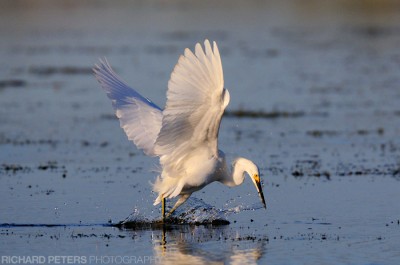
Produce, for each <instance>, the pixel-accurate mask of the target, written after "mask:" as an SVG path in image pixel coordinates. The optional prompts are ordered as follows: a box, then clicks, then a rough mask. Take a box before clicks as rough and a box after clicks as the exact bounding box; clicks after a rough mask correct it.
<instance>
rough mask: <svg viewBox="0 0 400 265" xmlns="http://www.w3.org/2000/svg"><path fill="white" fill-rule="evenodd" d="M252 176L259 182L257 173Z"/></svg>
mask: <svg viewBox="0 0 400 265" xmlns="http://www.w3.org/2000/svg"><path fill="white" fill-rule="evenodd" d="M253 178H254V180H255V181H256V182H260V177H259V176H258V175H257V174H254V176H253Z"/></svg>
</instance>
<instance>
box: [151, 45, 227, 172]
mask: <svg viewBox="0 0 400 265" xmlns="http://www.w3.org/2000/svg"><path fill="white" fill-rule="evenodd" d="M204 47H205V48H204V50H203V48H202V47H201V45H200V44H196V46H195V53H193V52H192V51H190V50H189V49H185V52H184V55H183V56H181V57H180V58H179V60H178V63H177V64H176V66H175V68H174V71H173V72H172V74H171V78H170V80H169V82H168V91H167V104H166V107H165V109H164V111H163V118H162V126H161V130H160V133H159V135H158V137H157V140H156V143H155V153H156V154H157V155H159V156H160V161H161V164H162V165H163V167H164V170H167V171H169V172H171V174H172V172H175V173H176V172H179V170H180V169H181V167H182V163H183V161H185V158H187V157H189V156H191V154H193V152H196V150H197V149H198V148H204V147H206V148H208V150H209V152H210V156H212V155H215V156H217V154H218V131H219V125H220V122H221V118H222V114H223V112H224V110H225V108H226V106H227V105H228V103H229V92H228V90H226V89H224V79H223V71H222V63H221V58H220V55H219V51H218V47H217V45H216V43H215V42H214V43H213V48H212V47H211V44H210V42H209V41H208V40H206V41H205V42H204Z"/></svg>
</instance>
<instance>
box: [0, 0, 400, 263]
mask: <svg viewBox="0 0 400 265" xmlns="http://www.w3.org/2000/svg"><path fill="white" fill-rule="evenodd" d="M399 25H400V2H398V1H389V0H383V1H377V0H367V1H361V0H359V1H358V0H350V1H339V0H338V1H312V0H301V1H288V0H284V1H218V2H216V1H178V0H177V1H94V0H92V1H50V0H48V1H44V0H39V1H29V0H26V1H18V0H17V1H16V0H13V1H11V0H9V1H8V0H2V1H0V36H1V37H0V124H1V126H0V164H1V167H0V183H1V185H0V201H1V203H0V223H2V224H5V223H17V224H61V225H66V226H56V227H46V226H43V227H41V226H39V227H9V226H6V225H3V226H2V227H1V228H0V238H1V240H0V255H2V256H9V255H79V256H87V257H89V256H96V257H102V256H116V255H123V256H137V257H144V256H147V257H153V258H155V259H156V260H152V261H151V262H152V263H154V262H158V263H163V264H167V263H174V264H187V263H192V264H201V263H204V264H210V263H230V264H244V263H259V264H266V263H273V264H293V263H295V264H343V263H346V264H349V263H350V264H398V263H399V261H400V256H399V251H398V250H399V248H398V245H399V243H400V226H399V220H400V206H399V203H398V201H399V199H400V197H399V196H400V195H399V194H400V186H399V179H400V140H399V135H400V125H399V124H400V108H399V104H398V102H399V99H400V75H399V71H400V51H399V48H398V47H400V26H399ZM205 38H208V39H210V40H215V41H217V42H218V45H219V48H220V51H221V56H222V63H223V67H224V75H225V86H226V87H227V88H228V89H229V91H230V93H231V103H230V105H229V106H228V109H227V115H226V117H224V119H223V122H222V127H221V130H220V141H219V142H220V148H221V149H222V150H224V151H225V152H226V153H227V155H228V157H229V159H232V158H234V157H235V156H239V155H240V156H244V157H248V158H250V159H252V160H254V161H256V162H257V163H258V165H259V166H260V169H261V171H262V172H261V174H262V179H263V183H264V189H265V195H266V201H267V205H268V209H267V211H265V210H262V209H257V208H258V203H259V198H258V197H257V194H256V192H255V189H254V187H253V186H252V185H253V184H252V183H251V182H250V181H246V182H245V183H244V185H243V186H241V187H238V188H235V189H229V188H226V187H223V186H222V185H219V184H217V183H215V184H212V185H210V186H209V187H206V188H205V189H204V190H202V191H200V192H198V193H196V194H194V197H195V198H197V199H199V200H203V201H204V203H207V205H212V206H213V207H215V209H217V210H220V211H221V212H226V211H229V212H234V213H232V214H230V215H228V216H227V217H226V218H227V219H228V220H229V221H230V222H231V224H230V225H229V226H222V227H215V226H211V227H210V226H193V225H191V226H177V227H171V228H170V229H168V230H166V231H165V230H164V231H163V230H162V229H154V230H152V229H144V230H119V229H117V228H111V227H105V226H102V225H104V224H107V223H108V222H114V223H116V222H119V221H121V220H124V219H125V218H126V217H127V216H129V215H130V214H131V213H133V212H139V213H140V214H142V215H143V216H147V217H149V216H151V217H153V216H157V215H159V209H158V208H157V207H153V206H152V202H153V200H154V198H155V194H153V193H151V186H150V184H149V181H153V180H154V178H155V177H156V175H157V174H156V172H154V170H156V169H157V160H155V159H151V158H147V157H145V156H144V155H143V153H141V152H140V151H139V150H137V149H135V147H134V146H133V144H131V143H130V142H129V141H128V140H127V139H126V136H125V135H124V133H123V131H122V130H121V129H120V128H119V124H118V121H117V120H116V119H115V118H114V116H113V112H112V108H111V104H110V102H109V101H108V99H107V98H106V96H105V95H104V93H103V91H101V90H100V88H99V85H98V84H97V82H96V81H95V79H94V77H93V75H92V70H91V68H92V66H93V65H94V63H96V62H97V61H98V59H99V58H103V57H107V59H108V60H109V61H110V63H111V64H112V65H113V66H114V68H115V69H116V71H117V72H118V74H119V75H121V76H122V77H123V79H125V80H126V81H127V82H128V83H129V84H130V85H132V86H133V87H135V88H136V89H137V90H138V91H140V92H141V93H142V94H144V95H145V96H147V97H149V98H150V99H152V100H153V101H154V102H156V103H157V104H158V105H160V106H164V104H165V92H166V89H167V82H168V79H169V75H170V73H171V71H172V69H173V67H174V65H175V63H176V62H177V60H178V57H179V55H180V54H182V53H183V50H184V49H185V48H193V47H194V45H195V43H196V42H203V40H204V39H205ZM235 209H236V211H235ZM252 209H255V210H252ZM79 224H84V225H88V226H78V225H79ZM105 261H106V260H103V264H104V263H105ZM92 263H95V262H92ZM129 263H132V264H133V262H129ZM148 263H150V261H148ZM97 264H99V263H98V262H97ZM108 264H112V263H108ZM114 264H116V263H115V262H114Z"/></svg>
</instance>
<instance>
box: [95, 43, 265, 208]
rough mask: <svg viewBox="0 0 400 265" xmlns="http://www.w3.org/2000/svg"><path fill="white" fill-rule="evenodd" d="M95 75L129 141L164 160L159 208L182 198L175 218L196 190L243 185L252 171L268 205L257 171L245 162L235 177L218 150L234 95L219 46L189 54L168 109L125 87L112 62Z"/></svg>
mask: <svg viewBox="0 0 400 265" xmlns="http://www.w3.org/2000/svg"><path fill="white" fill-rule="evenodd" d="M94 72H95V75H96V78H97V80H98V81H99V82H100V84H101V85H102V87H103V89H104V90H105V91H106V93H107V96H108V97H109V98H110V99H111V100H112V102H113V107H114V109H115V111H116V115H117V117H118V118H119V119H120V124H121V127H122V128H123V129H124V131H125V133H126V134H127V136H128V139H129V140H131V141H133V142H134V143H135V145H136V146H137V147H138V148H140V149H142V150H143V151H144V152H145V154H147V155H150V156H158V157H159V158H160V164H161V166H162V172H161V175H160V176H159V177H158V178H157V180H156V182H155V183H154V187H153V189H154V191H156V192H158V195H159V196H158V197H157V199H156V201H155V203H154V204H158V203H159V202H160V201H161V200H162V199H165V198H173V197H176V196H178V195H181V197H180V199H179V200H178V201H177V203H176V204H175V206H174V207H173V209H172V210H171V212H170V214H171V213H172V212H173V211H174V210H175V209H176V208H177V207H178V206H179V205H181V204H182V203H183V202H184V201H186V199H187V198H189V196H190V195H191V194H192V193H193V192H194V191H197V190H199V189H201V188H203V187H204V186H206V185H207V184H209V183H211V182H213V181H220V182H222V183H224V184H226V185H228V186H235V185H240V184H241V183H242V182H243V179H244V172H247V173H248V174H249V176H250V177H251V178H252V180H253V182H254V184H255V185H256V187H257V190H258V192H259V194H260V196H261V199H262V202H263V203H264V206H265V201H264V197H263V194H262V189H261V184H260V179H259V172H258V168H257V166H256V165H255V164H254V163H253V162H251V161H250V160H247V159H244V158H240V159H237V160H235V162H234V164H233V166H234V167H233V169H232V172H229V170H228V168H227V166H226V161H225V155H224V153H223V152H222V151H220V150H218V131H219V126H220V122H221V118H222V115H223V113H224V110H225V108H226V106H227V105H228V104H229V99H230V96H229V92H228V90H227V89H225V88H224V78H223V71H222V63H221V58H220V54H219V51H218V47H217V44H216V43H215V42H214V43H213V47H211V44H210V42H209V41H208V40H206V41H205V42H204V50H203V49H202V47H201V45H200V44H199V43H198V44H196V46H195V53H192V52H191V51H190V50H189V49H185V52H184V55H182V56H181V57H180V58H179V60H178V63H177V64H176V66H175V68H174V70H173V72H172V74H171V78H170V80H169V82H168V91H167V103H166V106H165V109H164V110H161V108H159V107H158V106H157V105H155V104H154V103H153V102H151V101H150V100H149V99H147V98H145V97H143V96H141V95H140V94H139V93H138V92H136V91H135V90H134V89H132V88H130V87H129V86H128V85H127V84H126V83H125V82H123V81H122V80H121V79H120V78H119V77H118V76H117V75H116V74H115V72H114V71H113V70H112V68H111V66H110V65H109V64H108V62H107V61H106V60H104V61H100V64H98V65H96V66H95V68H94Z"/></svg>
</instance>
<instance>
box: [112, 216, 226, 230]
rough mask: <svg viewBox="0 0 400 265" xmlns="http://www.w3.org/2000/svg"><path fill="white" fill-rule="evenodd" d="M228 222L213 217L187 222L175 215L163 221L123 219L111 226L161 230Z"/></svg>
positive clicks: (220, 224)
mask: <svg viewBox="0 0 400 265" xmlns="http://www.w3.org/2000/svg"><path fill="white" fill-rule="evenodd" d="M229 224H230V222H229V221H227V220H223V219H214V220H211V221H203V222H191V223H187V222H186V221H185V220H183V219H181V218H176V217H170V218H167V219H166V220H165V221H164V222H163V221H161V220H158V221H149V222H146V221H126V222H125V221H124V222H119V223H117V224H114V225H113V226H115V227H118V228H121V229H129V230H146V229H151V230H161V229H168V230H173V229H174V228H177V227H179V226H182V225H194V226H200V225H203V226H207V227H208V226H223V225H229Z"/></svg>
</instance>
